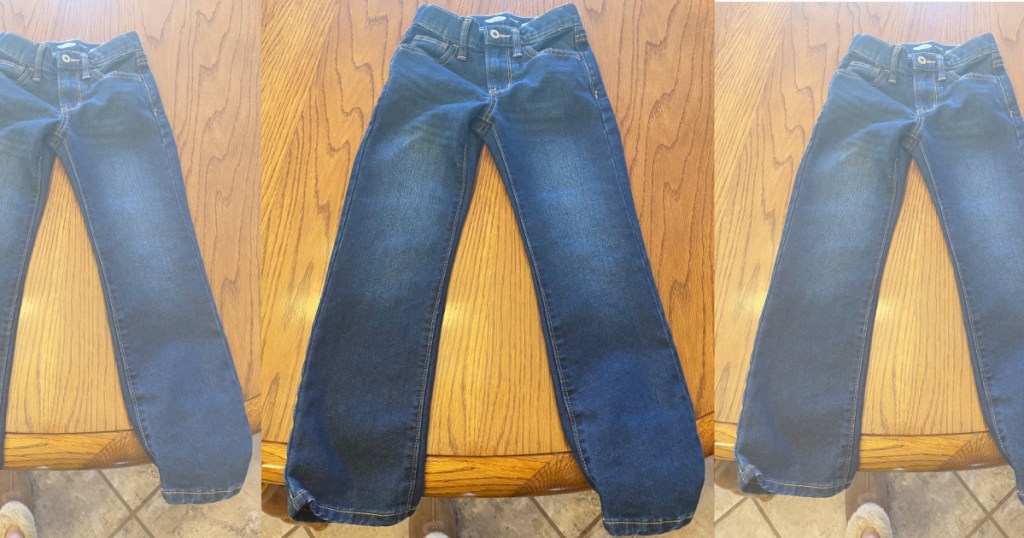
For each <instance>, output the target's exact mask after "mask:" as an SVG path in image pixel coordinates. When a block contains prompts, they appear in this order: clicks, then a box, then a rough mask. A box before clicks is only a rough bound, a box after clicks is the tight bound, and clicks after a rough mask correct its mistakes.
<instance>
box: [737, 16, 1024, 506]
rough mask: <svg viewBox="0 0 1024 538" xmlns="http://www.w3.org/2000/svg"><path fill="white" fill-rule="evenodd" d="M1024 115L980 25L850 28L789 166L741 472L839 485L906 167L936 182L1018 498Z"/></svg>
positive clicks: (743, 431) (804, 490)
mask: <svg viewBox="0 0 1024 538" xmlns="http://www.w3.org/2000/svg"><path fill="white" fill-rule="evenodd" d="M1022 137H1024V120H1022V119H1021V117H1020V109H1019V108H1018V106H1017V100H1016V98H1015V97H1014V94H1013V89H1012V88H1011V87H1010V79H1009V78H1008V77H1007V75H1006V71H1005V69H1004V65H1003V60H1002V58H1001V57H1000V55H999V51H998V49H997V48H996V44H995V40H994V39H993V37H992V36H991V35H989V34H986V35H983V36H980V37H976V38H974V39H971V40H970V41H968V42H966V43H964V44H962V45H959V46H950V45H943V44H939V43H934V42H928V43H910V44H902V45H889V44H887V43H884V42H882V41H880V40H878V39H875V38H873V37H871V36H867V35H858V36H857V37H856V38H855V39H854V41H853V45H852V46H851V47H850V51H849V53H848V54H847V55H846V57H845V58H844V59H843V61H842V63H841V64H840V66H839V69H838V70H837V71H836V74H835V76H834V77H833V78H832V82H831V85H830V86H829V92H828V101H827V102H826V103H825V105H824V109H823V110H822V112H821V117H820V118H818V122H817V125H816V126H815V128H814V133H813V134H812V136H811V141H810V144H809V145H808V148H807V152H806V153H805V154H804V158H803V162H802V163H801V164H800V169H799V171H798V173H797V177H796V182H795V185H794V187H793V194H792V197H791V199H790V205H789V212H788V214H787V215H786V224H785V227H784V230H783V234H782V240H781V241H780V245H779V253H778V258H777V259H776V262H775V270H774V274H773V276H772V283H771V287H770V288H769V292H768V296H767V299H766V300H765V304H764V310H763V312H762V315H761V323H760V327H759V328H758V333H757V338H756V341H755V344H754V352H753V356H752V357H751V365H750V374H749V376H748V378H747V388H746V393H745V395H744V401H743V414H742V416H741V417H740V421H739V426H738V433H737V434H738V438H737V442H736V461H737V464H738V469H739V478H740V486H741V488H742V489H743V490H744V491H747V492H751V493H763V492H771V493H782V494H789V495H802V496H808V497H825V496H830V495H834V494H836V493H838V492H840V491H842V490H843V489H845V488H846V487H848V486H849V485H850V481H851V480H852V479H853V475H854V473H855V472H856V471H857V466H858V457H857V456H858V448H859V446H858V445H859V437H860V425H861V409H862V406H863V398H864V379H865V372H866V370H867V355H868V352H869V350H870V349H871V327H872V321H873V319H874V314H875V306H876V304H877V301H878V289H879V283H880V280H881V276H882V267H883V266H884V262H885V256H886V252H887V251H888V248H889V242H890V239H891V236H892V231H893V227H894V224H895V222H896V215H897V213H898V212H899V207H900V204H901V201H902V198H903V192H904V186H905V183H906V177H907V169H908V167H909V165H910V161H911V159H913V160H914V161H916V162H917V164H918V167H919V168H920V169H921V172H922V175H923V176H924V179H925V183H926V184H927V185H928V188H929V190H930V192H931V196H932V200H933V202H934V203H935V207H936V210H937V212H938V215H939V220H940V221H941V223H942V228H943V231H944V232H945V237H946V243H947V245H948V247H949V253H950V256H951V258H952V261H953V269H954V271H955V274H956V281H957V285H958V287H959V291H960V303H961V307H962V310H963V318H964V321H965V324H966V326H967V337H968V342H969V346H970V352H971V359H972V361H973V364H974V376H975V379H976V380H977V385H978V394H979V396H980V399H981V408H982V411H983V413H984V416H985V421H986V423H987V424H988V426H989V429H990V430H991V432H992V435H993V437H994V438H995V441H996V443H997V445H998V447H999V450H1000V451H1001V452H1002V454H1003V457H1005V458H1006V461H1007V462H1009V463H1010V465H1012V466H1013V468H1014V470H1015V472H1016V477H1017V493H1018V496H1019V497H1021V500H1024V493H1022V491H1024V330H1022V328H1024V303H1022V298H1024V234H1022V233H1021V230H1024V153H1022V144H1021V140H1022Z"/></svg>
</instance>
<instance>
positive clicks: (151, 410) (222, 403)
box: [0, 33, 252, 503]
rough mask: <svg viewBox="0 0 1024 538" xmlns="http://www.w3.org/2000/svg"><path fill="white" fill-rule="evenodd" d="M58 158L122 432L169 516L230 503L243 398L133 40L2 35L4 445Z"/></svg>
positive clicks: (239, 463)
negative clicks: (180, 508) (116, 392)
mask: <svg viewBox="0 0 1024 538" xmlns="http://www.w3.org/2000/svg"><path fill="white" fill-rule="evenodd" d="M55 158H60V160H61V163H62V164H63V166H64V169H65V170H66V171H67V175H68V178H69V179H70V181H71V186H72V187H73V188H74V191H75V195H76V196H77V198H78V203H79V206H80V207H81V210H82V216H83V217H84V219H85V225H86V228H87V229H88V232H89V237H90V239H91V241H92V247H93V252H94V253H95V255H96V262H97V265H98V267H99V275H100V281H101V282H102V284H103V292H104V294H105V297H106V305H107V315H108V320H109V322H110V329H111V333H112V336H113V340H114V354H115V357H116V360H117V366H118V372H119V376H120V380H121V388H122V392H123V393H124V400H125V405H126V407H127V411H128V417H129V418H130V419H131V422H132V426H133V427H134V429H135V432H136V433H137V434H138V437H139V439H140V441H141V442H142V446H143V448H144V449H145V451H146V454H147V455H149V457H150V458H151V459H152V460H153V462H154V463H156V465H157V467H158V468H159V470H160V482H161V487H162V492H163V496H164V498H165V499H166V500H167V501H168V502H170V503H205V502H212V501H216V500H219V499H222V498H226V497H229V496H231V495H234V494H235V493H237V492H238V489H239V488H240V487H241V484H242V481H243V479H244V477H245V474H246V470H247V468H248V463H249V459H250V454H251V452H252V441H251V436H250V434H249V426H248V421H247V420H246V416H245V408H244V405H243V402H242V393H241V387H240V385H239V382H238V377H237V374H236V373H235V369H234V364H233V362H232V360H231V354H230V352H229V351H228V346H227V340H226V339H225V337H224V331H223V329H222V327H221V322H220V318H219V317H218V315H217V311H216V307H215V306H214V303H213V294H212V293H211V291H210V284H209V282H208V281H207V278H206V273H205V270H204V266H203V261H202V259H201V257H200V253H199V245H198V243H197V241H196V235H195V231H194V230H193V227H192V221H191V219H190V216H189V210H188V204H187V202H186V200H185V189H184V184H183V182H182V176H181V168H180V165H179V163H178V153H177V149H175V145H174V138H173V136H172V134H171V127H170V124H169V123H168V120H167V116H165V115H164V111H163V108H162V107H161V104H160V99H159V97H158V95H157V90H156V82H155V81H154V79H153V75H152V74H151V73H150V70H149V69H148V67H147V63H146V56H145V55H144V54H143V51H142V46H141V43H140V42H139V38H138V36H137V35H135V34H134V33H131V34H125V35H122V36H119V37H117V38H115V39H113V40H112V41H110V42H108V43H104V44H102V45H96V44H91V43H84V42H81V41H77V40H72V41H65V42H52V43H34V42H31V41H28V40H26V39H24V38H22V37H20V36H18V35H15V34H12V33H0V362H2V364H0V376H2V378H0V391H2V392H0V402H2V406H3V408H0V432H3V431H4V429H5V428H4V427H3V426H4V419H5V417H6V410H5V408H6V402H7V395H8V384H9V381H10V373H11V357H12V356H13V352H14V334H15V332H16V325H17V322H18V312H19V309H20V303H21V296H22V291H23V287H24V278H25V272H26V267H27V264H28V259H29V255H30V253H31V252H32V245H33V243H34V240H35V235H36V230H37V229H38V226H39V218H40V215H41V214H42V212H43V205H44V204H45V203H46V195H47V190H48V187H49V183H50V175H51V172H52V170H53V164H54V160H55Z"/></svg>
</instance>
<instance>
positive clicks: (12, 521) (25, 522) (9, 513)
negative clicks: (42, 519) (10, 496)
mask: <svg viewBox="0 0 1024 538" xmlns="http://www.w3.org/2000/svg"><path fill="white" fill-rule="evenodd" d="M13 525H17V526H18V527H19V528H20V529H21V533H22V534H24V535H25V538H36V536H37V534H36V520H35V518H34V517H32V511H31V510H29V509H28V507H27V506H25V505H24V504H22V503H21V502H19V501H8V502H7V503H6V504H4V506H3V507H2V508H0V536H3V535H4V534H5V533H6V532H7V529H9V528H11V527H12V526H13Z"/></svg>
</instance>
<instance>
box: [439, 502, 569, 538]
mask: <svg viewBox="0 0 1024 538" xmlns="http://www.w3.org/2000/svg"><path fill="white" fill-rule="evenodd" d="M455 511H456V513H457V514H458V516H459V537H460V538H498V537H504V536H530V537H531V538H558V533H557V532H555V529H554V528H552V527H551V525H550V524H549V523H548V520H547V519H545V518H544V515H543V514H541V511H540V510H539V509H538V508H537V507H536V506H535V505H534V504H533V501H531V500H530V498H529V497H512V498H508V499H456V500H455Z"/></svg>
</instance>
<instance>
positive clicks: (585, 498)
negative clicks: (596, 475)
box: [534, 491, 601, 538]
mask: <svg viewBox="0 0 1024 538" xmlns="http://www.w3.org/2000/svg"><path fill="white" fill-rule="evenodd" d="M534 498H535V499H536V501H537V503H538V504H540V507H541V508H542V509H544V511H545V512H547V514H548V517H550V518H551V521H554V522H555V525H556V526H558V528H559V530H561V531H562V534H564V535H566V536H568V537H571V538H575V537H576V536H579V535H580V533H581V532H583V531H584V530H585V529H586V528H587V526H588V525H590V524H591V523H592V522H593V521H594V518H595V517H598V516H600V515H601V502H600V501H599V500H598V497H597V493H595V492H593V491H584V492H581V493H569V494H565V495H544V496H542V497H534Z"/></svg>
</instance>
